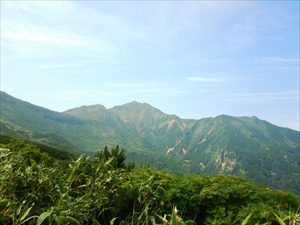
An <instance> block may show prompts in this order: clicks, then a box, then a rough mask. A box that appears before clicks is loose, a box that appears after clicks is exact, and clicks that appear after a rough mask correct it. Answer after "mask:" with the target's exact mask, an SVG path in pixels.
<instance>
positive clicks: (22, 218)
mask: <svg viewBox="0 0 300 225" xmlns="http://www.w3.org/2000/svg"><path fill="white" fill-rule="evenodd" d="M32 207H33V205H32V206H31V207H29V208H28V209H27V210H26V211H25V212H24V213H23V215H22V216H21V218H20V222H22V221H23V220H24V219H25V218H26V216H27V215H28V213H29V212H30V210H31V209H32Z"/></svg>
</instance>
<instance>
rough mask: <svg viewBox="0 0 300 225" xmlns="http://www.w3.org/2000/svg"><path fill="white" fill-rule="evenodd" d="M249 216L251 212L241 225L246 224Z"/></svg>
mask: <svg viewBox="0 0 300 225" xmlns="http://www.w3.org/2000/svg"><path fill="white" fill-rule="evenodd" d="M251 216H252V213H250V214H249V215H248V216H247V217H246V219H245V220H244V221H243V222H242V224H241V225H246V224H247V223H248V220H249V219H250V217H251Z"/></svg>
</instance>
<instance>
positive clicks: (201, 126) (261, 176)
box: [1, 92, 300, 193]
mask: <svg viewBox="0 0 300 225" xmlns="http://www.w3.org/2000/svg"><path fill="white" fill-rule="evenodd" d="M11 127H14V128H18V129H19V130H20V131H18V129H16V130H15V132H16V133H17V134H18V135H19V136H22V133H21V130H24V132H25V130H28V132H31V133H34V132H36V133H39V134H43V135H44V136H45V135H46V136H47V134H49V133H51V132H52V133H54V134H56V135H58V136H61V137H62V138H63V139H65V140H66V141H67V142H69V143H71V144H72V145H74V147H75V148H76V149H77V150H78V151H80V152H81V153H85V154H89V155H92V154H94V153H95V152H97V151H99V150H101V148H103V147H104V146H105V145H107V146H108V147H114V146H115V145H117V144H118V145H120V146H121V147H123V148H125V150H126V154H127V156H128V160H130V161H135V162H137V163H142V162H143V163H149V164H150V163H151V164H156V165H154V166H157V167H158V168H161V169H170V167H173V170H176V171H177V172H178V171H183V172H196V173H205V174H208V175H213V174H217V173H223V174H232V175H239V174H242V175H243V176H245V177H246V178H249V179H250V180H252V181H254V182H256V183H264V182H266V181H267V183H268V184H269V185H270V186H274V187H276V186H280V187H282V188H283V189H285V188H287V189H291V190H293V191H295V192H299V193H300V179H298V177H300V171H299V168H300V167H299V166H300V154H299V149H300V147H299V135H300V132H298V131H295V130H292V129H290V128H283V127H279V126H276V125H273V124H271V123H269V122H267V121H264V120H260V119H259V118H257V117H256V116H252V117H245V116H244V117H236V116H234V117H233V116H229V115H219V116H217V117H214V118H213V117H209V118H203V119H200V120H194V119H181V118H179V117H178V116H176V115H169V114H165V113H163V112H162V111H161V110H159V109H156V108H154V107H152V106H151V105H149V104H148V103H139V102H136V101H133V102H130V103H127V104H124V105H121V106H115V107H112V108H110V109H106V108H105V107H104V106H103V105H100V104H97V105H92V106H81V107H76V108H74V109H70V110H67V111H65V112H62V113H58V112H53V111H51V110H47V109H44V108H42V107H38V106H34V105H32V104H30V103H24V104H23V102H22V101H21V100H16V99H14V98H13V97H11V96H9V95H8V94H6V93H5V94H3V93H2V92H1V134H3V135H7V133H8V132H10V134H11V133H13V132H14V130H12V129H11ZM24 132H23V133H24ZM25 133H26V132H25ZM23 135H24V134H23ZM37 136H38V135H37ZM31 137H34V135H32V134H31ZM48 143H50V141H48ZM52 144H53V143H52ZM53 147H55V146H53ZM174 160H175V161H176V164H175V163H173V164H174V165H172V161H173V162H175V161H174ZM151 164H150V165H151ZM176 166H177V167H178V168H176ZM167 167H168V168H167ZM282 168H283V169H282ZM295 177H296V179H295Z"/></svg>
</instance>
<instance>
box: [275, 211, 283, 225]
mask: <svg viewBox="0 0 300 225" xmlns="http://www.w3.org/2000/svg"><path fill="white" fill-rule="evenodd" d="M273 213H274V212H273ZM274 215H275V216H276V218H277V221H278V222H279V223H280V225H286V224H285V222H283V220H282V219H281V218H280V217H279V216H277V215H276V213H274Z"/></svg>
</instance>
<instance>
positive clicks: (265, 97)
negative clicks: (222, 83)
mask: <svg viewBox="0 0 300 225" xmlns="http://www.w3.org/2000/svg"><path fill="white" fill-rule="evenodd" d="M219 97H221V98H222V99H223V100H227V101H248V102H254V103H255V102H258V103H261V102H265V103H272V102H278V101H287V100H298V101H299V91H286V92H265V93H226V94H220V95H219Z"/></svg>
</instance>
